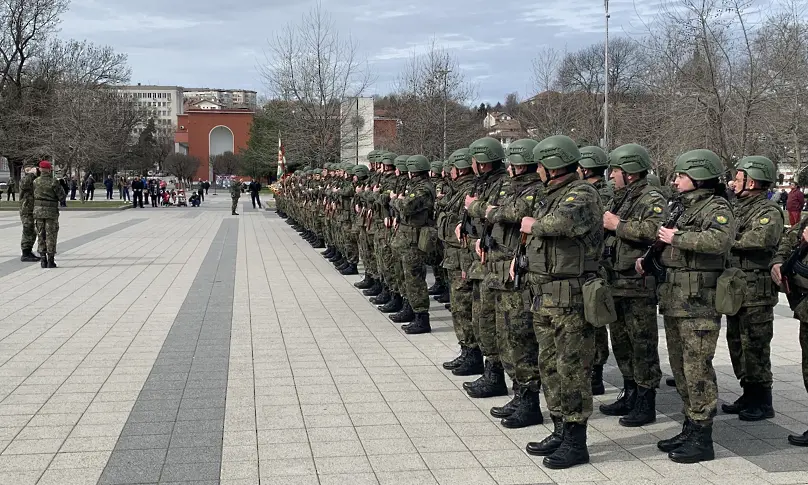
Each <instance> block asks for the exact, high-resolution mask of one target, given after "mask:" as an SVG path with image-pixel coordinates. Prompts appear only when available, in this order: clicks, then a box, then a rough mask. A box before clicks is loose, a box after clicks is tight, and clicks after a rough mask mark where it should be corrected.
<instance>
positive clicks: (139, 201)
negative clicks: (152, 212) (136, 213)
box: [132, 177, 144, 209]
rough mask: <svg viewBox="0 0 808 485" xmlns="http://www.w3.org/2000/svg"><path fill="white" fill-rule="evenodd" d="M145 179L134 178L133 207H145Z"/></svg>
mask: <svg viewBox="0 0 808 485" xmlns="http://www.w3.org/2000/svg"><path fill="white" fill-rule="evenodd" d="M143 188H144V187H143V179H141V178H137V177H136V178H134V179H132V207H140V208H141V209H142V208H143Z"/></svg>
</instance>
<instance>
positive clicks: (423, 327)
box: [401, 312, 432, 335]
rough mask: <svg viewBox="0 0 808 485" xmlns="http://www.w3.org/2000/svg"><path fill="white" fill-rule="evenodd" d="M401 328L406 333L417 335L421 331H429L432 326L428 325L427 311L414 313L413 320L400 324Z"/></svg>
mask: <svg viewBox="0 0 808 485" xmlns="http://www.w3.org/2000/svg"><path fill="white" fill-rule="evenodd" d="M401 329H402V330H404V333H406V334H407V335H418V334H421V333H430V332H431V331H432V327H431V326H430V325H429V312H419V313H416V314H415V320H413V322H412V323H410V324H409V325H402V326H401Z"/></svg>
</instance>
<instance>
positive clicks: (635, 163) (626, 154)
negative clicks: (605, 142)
mask: <svg viewBox="0 0 808 485" xmlns="http://www.w3.org/2000/svg"><path fill="white" fill-rule="evenodd" d="M609 166H610V167H617V168H619V169H620V170H622V171H624V172H626V173H639V172H644V171H646V170H648V169H650V168H651V155H649V154H648V150H646V149H645V147H643V146H640V145H637V144H636V143H628V144H626V145H621V146H619V147H617V148H615V149H614V150H612V151H611V153H609ZM657 182H659V178H657Z"/></svg>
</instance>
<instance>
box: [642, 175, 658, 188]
mask: <svg viewBox="0 0 808 485" xmlns="http://www.w3.org/2000/svg"><path fill="white" fill-rule="evenodd" d="M645 180H647V181H648V185H653V186H654V187H662V181H661V180H659V177H657V176H656V175H654V174H652V173H649V174H648V175H647V176H646V177H645Z"/></svg>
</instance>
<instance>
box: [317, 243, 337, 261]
mask: <svg viewBox="0 0 808 485" xmlns="http://www.w3.org/2000/svg"><path fill="white" fill-rule="evenodd" d="M320 254H321V255H322V256H323V257H324V258H326V259H328V258H330V257H331V256H333V255H334V246H328V249H326V250H325V251H323V252H322V253H320Z"/></svg>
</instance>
